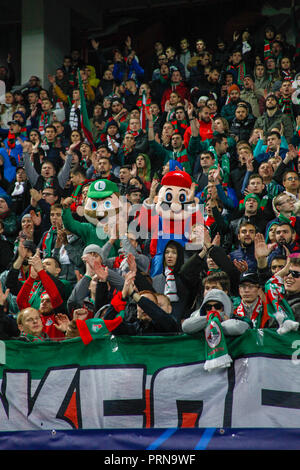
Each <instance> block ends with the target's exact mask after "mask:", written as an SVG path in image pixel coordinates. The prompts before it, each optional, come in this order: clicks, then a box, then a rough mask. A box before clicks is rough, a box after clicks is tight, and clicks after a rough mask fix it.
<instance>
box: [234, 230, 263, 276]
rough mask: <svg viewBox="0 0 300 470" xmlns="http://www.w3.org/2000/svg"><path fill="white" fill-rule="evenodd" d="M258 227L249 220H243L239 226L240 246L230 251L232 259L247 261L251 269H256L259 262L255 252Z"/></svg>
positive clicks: (238, 237)
mask: <svg viewBox="0 0 300 470" xmlns="http://www.w3.org/2000/svg"><path fill="white" fill-rule="evenodd" d="M255 235H256V227H255V226H254V225H253V224H252V223H250V222H247V221H242V222H241V224H240V225H239V227H238V232H237V239H238V244H239V246H238V247H237V248H236V249H235V250H233V251H231V253H229V257H230V259H231V261H233V260H238V261H246V262H247V264H248V270H249V271H256V269H257V262H256V259H255V253H254V240H255Z"/></svg>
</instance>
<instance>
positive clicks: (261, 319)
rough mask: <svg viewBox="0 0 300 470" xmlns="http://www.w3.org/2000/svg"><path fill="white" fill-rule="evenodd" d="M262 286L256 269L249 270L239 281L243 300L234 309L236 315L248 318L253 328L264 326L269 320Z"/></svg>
mask: <svg viewBox="0 0 300 470" xmlns="http://www.w3.org/2000/svg"><path fill="white" fill-rule="evenodd" d="M261 287H262V286H261V285H260V280H259V277H258V275H257V273H256V272H255V271H254V272H251V271H248V272H245V273H243V274H242V275H241V277H240V282H239V294H240V298H241V302H240V304H239V305H238V306H237V308H236V309H235V310H234V316H235V317H236V318H239V317H241V318H243V317H246V318H248V319H249V320H250V321H251V322H252V325H253V328H263V327H264V326H265V325H266V322H267V311H266V305H265V303H264V302H263V300H262V298H261V295H260V293H261V292H260V289H261Z"/></svg>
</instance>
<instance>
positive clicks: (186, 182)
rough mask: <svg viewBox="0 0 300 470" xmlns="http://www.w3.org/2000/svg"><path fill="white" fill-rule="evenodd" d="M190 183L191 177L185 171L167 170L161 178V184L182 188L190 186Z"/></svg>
mask: <svg viewBox="0 0 300 470" xmlns="http://www.w3.org/2000/svg"><path fill="white" fill-rule="evenodd" d="M191 184H192V178H191V177H190V175H189V174H188V173H186V172H185V171H179V170H175V171H169V173H167V174H166V175H164V176H163V177H162V179H161V185H162V186H179V187H182V188H190V187H191Z"/></svg>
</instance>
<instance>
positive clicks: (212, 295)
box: [182, 289, 233, 334]
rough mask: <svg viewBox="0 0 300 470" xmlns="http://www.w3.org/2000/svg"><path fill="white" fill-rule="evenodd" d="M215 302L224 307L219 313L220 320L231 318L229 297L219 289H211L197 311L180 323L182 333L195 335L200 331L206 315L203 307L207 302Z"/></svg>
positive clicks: (203, 325) (231, 306) (205, 320)
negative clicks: (225, 317)
mask: <svg viewBox="0 0 300 470" xmlns="http://www.w3.org/2000/svg"><path fill="white" fill-rule="evenodd" d="M210 301H215V302H221V303H222V304H223V307H224V312H223V313H221V315H222V317H223V318H222V319H224V316H225V315H226V316H227V317H228V318H230V317H231V316H232V312H233V305H232V302H231V300H230V298H229V296H228V295H227V294H226V293H225V292H224V291H222V290H219V289H211V290H210V291H209V292H208V293H207V294H206V296H205V297H204V299H203V302H202V304H201V306H200V308H199V309H198V310H196V311H195V312H193V313H192V314H191V316H190V317H189V318H186V319H185V320H184V321H183V323H182V331H183V332H184V333H188V334H193V333H197V332H198V331H200V330H202V329H203V328H204V327H205V325H206V323H207V319H206V313H205V311H204V305H205V304H206V303H207V302H210Z"/></svg>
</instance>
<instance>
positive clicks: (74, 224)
mask: <svg viewBox="0 0 300 470" xmlns="http://www.w3.org/2000/svg"><path fill="white" fill-rule="evenodd" d="M62 220H63V224H64V226H65V228H66V229H67V230H69V231H70V232H72V233H74V234H75V235H77V236H78V237H80V238H81V239H82V241H83V242H84V245H85V246H87V245H91V244H95V245H98V246H100V247H102V246H103V245H104V244H105V243H106V242H107V241H108V236H107V235H106V234H105V232H104V230H103V229H102V228H101V227H97V226H96V225H93V224H91V223H90V222H79V221H78V220H76V219H74V218H73V216H72V212H71V209H70V208H67V209H63V211H62ZM119 248H120V246H119V243H118V242H116V243H115V244H114V245H113V246H112V250H111V256H117V255H118V249H119Z"/></svg>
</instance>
